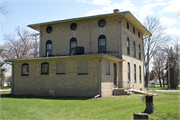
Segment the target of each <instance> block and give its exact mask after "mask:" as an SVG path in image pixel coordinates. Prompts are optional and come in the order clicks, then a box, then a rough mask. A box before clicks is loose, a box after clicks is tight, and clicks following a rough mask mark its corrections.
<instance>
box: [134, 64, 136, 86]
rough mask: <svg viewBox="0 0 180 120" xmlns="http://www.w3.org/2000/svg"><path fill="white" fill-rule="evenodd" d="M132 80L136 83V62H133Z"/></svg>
mask: <svg viewBox="0 0 180 120" xmlns="http://www.w3.org/2000/svg"><path fill="white" fill-rule="evenodd" d="M134 82H135V83H136V64H134Z"/></svg>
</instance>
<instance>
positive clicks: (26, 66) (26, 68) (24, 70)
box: [21, 63, 29, 76]
mask: <svg viewBox="0 0 180 120" xmlns="http://www.w3.org/2000/svg"><path fill="white" fill-rule="evenodd" d="M21 73H22V76H28V75H29V64H27V63H24V64H22V71H21Z"/></svg>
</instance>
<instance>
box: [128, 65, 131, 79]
mask: <svg viewBox="0 0 180 120" xmlns="http://www.w3.org/2000/svg"><path fill="white" fill-rule="evenodd" d="M130 81H131V78H130V63H129V62H128V82H130Z"/></svg>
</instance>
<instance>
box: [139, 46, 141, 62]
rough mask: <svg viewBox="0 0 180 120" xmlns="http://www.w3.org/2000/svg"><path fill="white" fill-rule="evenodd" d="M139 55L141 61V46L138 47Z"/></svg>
mask: <svg viewBox="0 0 180 120" xmlns="http://www.w3.org/2000/svg"><path fill="white" fill-rule="evenodd" d="M138 54H139V59H140V60H141V46H140V45H139V47H138Z"/></svg>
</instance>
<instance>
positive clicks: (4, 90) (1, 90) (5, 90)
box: [0, 89, 11, 92]
mask: <svg viewBox="0 0 180 120" xmlns="http://www.w3.org/2000/svg"><path fill="white" fill-rule="evenodd" d="M10 91H11V89H0V92H10Z"/></svg>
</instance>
